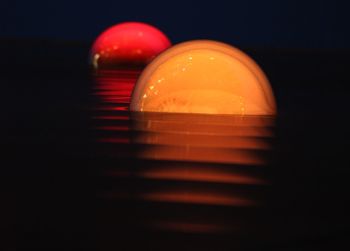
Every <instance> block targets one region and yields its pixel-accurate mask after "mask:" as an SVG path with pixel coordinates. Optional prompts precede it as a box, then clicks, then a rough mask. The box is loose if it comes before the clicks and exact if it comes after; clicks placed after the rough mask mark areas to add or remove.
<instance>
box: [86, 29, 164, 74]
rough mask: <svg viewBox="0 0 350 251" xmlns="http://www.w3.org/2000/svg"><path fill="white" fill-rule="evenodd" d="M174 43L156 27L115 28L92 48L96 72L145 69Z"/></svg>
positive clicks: (100, 36) (108, 31) (102, 35)
mask: <svg viewBox="0 0 350 251" xmlns="http://www.w3.org/2000/svg"><path fill="white" fill-rule="evenodd" d="M170 45H171V43H170V41H169V39H168V38H167V37H166V36H165V35H164V33H163V32H161V31H160V30H158V29H157V28H155V27H153V26H151V25H148V24H145V23H139V22H126V23H121V24H117V25H114V26H112V27H110V28H109V29H107V30H106V31H104V32H103V33H102V34H101V35H99V37H98V38H97V39H96V41H95V42H94V44H93V46H92V49H91V56H90V57H91V59H90V60H91V64H92V65H93V66H94V68H95V69H101V68H115V67H123V66H129V67H130V66H144V65H146V64H147V63H148V62H150V61H151V60H152V59H153V58H154V57H155V56H157V55H158V54H159V53H160V52H162V51H164V50H165V49H167V48H168V47H170Z"/></svg>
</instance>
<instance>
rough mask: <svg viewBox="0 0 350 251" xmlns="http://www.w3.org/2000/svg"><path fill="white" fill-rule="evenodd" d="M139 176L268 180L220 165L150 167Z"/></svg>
mask: <svg viewBox="0 0 350 251" xmlns="http://www.w3.org/2000/svg"><path fill="white" fill-rule="evenodd" d="M137 175H138V176H140V177H143V178H147V179H160V180H183V181H201V182H216V183H228V184H250V185H263V184H266V181H265V180H264V179H262V178H261V177H255V176H252V175H247V174H242V173H239V172H234V171H232V170H228V169H222V168H219V167H218V166H213V167H201V166H195V165H193V166H190V167H188V166H187V167H186V166H175V167H165V166H163V167H156V168H148V169H146V170H143V171H140V172H139V173H137Z"/></svg>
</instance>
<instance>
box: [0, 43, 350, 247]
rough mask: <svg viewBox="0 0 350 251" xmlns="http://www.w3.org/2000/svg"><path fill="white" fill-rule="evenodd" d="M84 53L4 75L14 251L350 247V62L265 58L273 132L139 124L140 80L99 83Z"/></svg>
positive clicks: (222, 122) (265, 124) (156, 120)
mask: <svg viewBox="0 0 350 251" xmlns="http://www.w3.org/2000/svg"><path fill="white" fill-rule="evenodd" d="M40 48H42V47H40ZM50 48H51V47H50ZM48 51H50V50H49V49H48ZM65 51H66V50H65V49H62V48H61V52H65ZM73 51H75V50H72V51H70V50H69V53H68V54H69V57H67V59H66V60H64V61H63V62H67V63H69V65H64V66H62V65H60V64H58V63H57V62H59V61H57V60H55V58H54V59H52V60H51V61H50V60H49V61H48V62H46V61H41V60H39V61H35V62H34V63H33V64H28V65H27V66H26V67H23V65H25V62H28V60H23V61H18V62H21V64H22V66H21V67H15V66H16V65H13V64H9V63H8V65H7V66H6V65H2V68H1V69H2V74H1V76H0V82H1V84H2V99H1V100H2V101H3V106H2V107H3V108H4V109H3V110H4V113H3V116H2V118H1V133H2V139H1V141H0V143H1V150H2V163H1V176H0V177H1V196H2V197H1V198H2V203H1V205H2V212H3V213H2V214H1V215H0V220H1V222H2V224H1V225H0V227H1V230H3V232H4V235H3V236H4V238H3V241H2V242H1V249H3V250H33V249H36V250H38V249H39V250H40V249H45V250H79V249H83V250H89V249H93V250H233V249H235V250H322V249H324V250H335V249H340V247H342V248H343V249H344V247H343V246H345V247H346V245H348V243H347V239H348V238H347V235H346V233H347V232H348V231H347V230H349V227H348V226H349V223H350V221H349V216H348V212H349V207H348V205H347V204H348V203H347V202H348V200H349V199H348V191H349V182H348V177H349V174H350V173H349V169H348V165H347V163H348V157H347V154H348V153H347V152H348V148H349V147H348V146H349V144H348V143H349V132H348V131H349V129H348V128H349V123H348V121H347V119H346V116H345V114H346V113H347V101H348V98H347V96H348V93H349V92H348V89H347V87H346V86H347V85H346V84H344V83H347V82H348V80H349V76H348V74H347V73H346V70H345V68H346V67H345V66H346V65H347V60H346V58H347V57H346V53H345V52H344V53H340V54H336V53H335V54H332V53H319V54H317V53H314V54H312V53H311V54H307V53H299V54H298V53H297V52H293V53H285V52H283V51H282V52H280V54H278V53H273V52H266V51H265V52H264V51H262V52H261V53H260V54H259V53H258V52H256V55H255V56H256V57H257V58H258V59H260V60H258V62H261V64H262V66H263V68H264V69H265V70H266V72H267V73H268V75H269V77H270V79H271V82H272V84H273V87H274V90H275V94H276V98H277V101H278V105H279V106H278V108H279V116H278V117H277V118H275V119H272V118H254V117H252V118H247V117H246V118H242V117H226V116H224V117H221V116H203V115H198V116H197V115H193V116H192V115H191V116H183V115H176V114H175V115H160V114H143V115H142V114H129V113H128V111H127V104H128V102H129V98H130V96H129V95H130V91H131V89H132V85H133V82H134V80H135V78H136V77H137V75H138V74H139V73H138V72H137V71H126V72H117V73H115V72H107V73H104V74H103V75H99V76H97V80H96V79H95V78H93V79H92V78H91V77H90V76H91V75H90V73H89V72H88V71H87V70H85V68H84V67H83V66H81V64H83V63H85V61H84V58H83V57H82V58H80V57H77V56H76V57H72V55H73ZM86 51H88V50H86ZM66 52H67V51H66ZM61 54H62V55H64V53H60V55H61ZM82 55H87V54H84V53H82ZM253 55H254V54H253ZM62 57H63V56H62ZM68 58H69V60H68ZM300 59H303V60H300ZM74 60H76V61H74ZM43 62H45V63H43ZM74 62H76V63H74ZM80 62H83V63H80ZM330 62H331V63H330ZM49 65H51V66H52V65H53V66H55V67H54V68H49V67H48V66H49ZM17 66H18V65H17ZM19 69H21V70H20V73H21V74H19Z"/></svg>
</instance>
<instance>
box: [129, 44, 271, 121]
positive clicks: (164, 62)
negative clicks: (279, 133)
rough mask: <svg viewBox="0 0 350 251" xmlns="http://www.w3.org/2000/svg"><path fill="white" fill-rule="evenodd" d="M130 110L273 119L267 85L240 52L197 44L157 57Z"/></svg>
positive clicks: (137, 85)
mask: <svg viewBox="0 0 350 251" xmlns="http://www.w3.org/2000/svg"><path fill="white" fill-rule="evenodd" d="M130 110H131V111H141V112H173V113H204V114H236V115H275V114H276V105H275V99H274V95H273V92H272V89H271V87H270V83H269V81H268V79H267V78H266V76H265V74H264V73H263V71H262V70H261V69H260V67H259V66H258V65H257V64H256V63H255V62H254V60H252V59H251V58H250V57H249V56H247V55H246V54H245V53H243V52H242V51H240V50H238V49H236V48H234V47H232V46H229V45H227V44H224V43H220V42H215V41H208V40H198V41H190V42H185V43H181V44H178V45H176V46H174V47H172V48H170V49H168V50H167V51H165V52H163V53H162V54H160V55H159V56H158V57H157V58H156V59H154V60H153V61H152V62H151V63H150V64H149V65H148V66H147V67H146V69H145V70H144V71H143V73H142V74H141V76H140V78H139V80H138V81H137V84H136V86H135V89H134V91H133V96H132V100H131V104H130Z"/></svg>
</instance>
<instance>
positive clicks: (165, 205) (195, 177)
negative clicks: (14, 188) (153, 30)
mask: <svg viewBox="0 0 350 251" xmlns="http://www.w3.org/2000/svg"><path fill="white" fill-rule="evenodd" d="M114 74H115V73H114ZM136 76H137V73H136V72H121V73H120V75H118V77H117V78H115V76H112V77H111V75H110V73H109V75H108V74H107V75H106V76H103V77H99V79H98V81H97V85H96V89H95V93H94V94H95V95H96V108H97V109H94V115H93V118H94V131H95V133H96V141H97V142H98V144H97V147H96V153H95V154H97V155H98V156H100V158H101V166H100V168H101V170H100V171H101V185H100V186H99V189H98V195H99V197H100V198H101V200H102V201H103V202H104V205H105V206H104V207H102V208H101V217H102V215H103V217H102V218H105V220H104V221H102V222H103V223H102V225H101V228H105V227H106V226H109V227H108V228H107V229H108V231H111V229H113V228H114V227H116V226H119V227H120V226H122V228H123V229H131V230H130V231H134V230H136V229H137V230H138V231H141V232H142V233H145V234H146V233H149V232H148V231H158V232H159V233H173V234H179V233H182V234H186V233H191V234H194V233H195V234H199V235H201V234H224V235H225V236H227V234H229V236H231V235H232V236H233V237H235V236H236V237H237V236H246V235H248V234H251V233H255V234H256V236H257V235H258V232H259V231H261V230H262V229H263V228H264V227H265V226H264V225H263V224H262V223H261V222H262V221H263V216H262V213H261V208H264V205H265V202H266V201H265V200H266V199H265V198H266V191H267V190H268V189H269V183H270V182H269V178H268V169H269V164H270V163H269V161H270V160H271V155H272V152H273V138H274V123H275V120H274V117H266V116H264V117H263V116H232V115H220V116H219V115H218V116H215V115H201V114H170V113H167V114H162V113H129V112H128V104H129V102H130V93H131V89H132V86H133V84H134V83H135V80H136ZM118 83H121V84H120V85H119V84H118ZM121 208H122V209H121ZM120 210H122V211H123V210H126V211H123V212H124V213H123V214H118V213H116V212H120ZM113 212H115V213H113ZM121 224H122V225H121ZM230 238H231V237H230ZM109 241H112V242H113V240H111V239H110V240H109Z"/></svg>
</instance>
